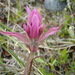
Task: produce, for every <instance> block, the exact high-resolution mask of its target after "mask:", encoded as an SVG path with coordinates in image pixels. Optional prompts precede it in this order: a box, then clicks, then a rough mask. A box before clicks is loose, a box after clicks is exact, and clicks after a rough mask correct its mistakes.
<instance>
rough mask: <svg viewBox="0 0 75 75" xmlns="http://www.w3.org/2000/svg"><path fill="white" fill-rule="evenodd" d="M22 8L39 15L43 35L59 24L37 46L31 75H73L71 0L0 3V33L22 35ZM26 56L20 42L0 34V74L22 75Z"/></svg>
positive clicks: (74, 3) (74, 5) (74, 7)
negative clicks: (17, 33) (56, 28)
mask: <svg viewBox="0 0 75 75" xmlns="http://www.w3.org/2000/svg"><path fill="white" fill-rule="evenodd" d="M26 5H28V6H29V7H30V9H34V8H36V9H37V10H38V11H39V12H40V14H41V15H42V17H43V21H42V23H43V25H46V29H45V30H44V32H46V31H47V30H48V29H49V28H50V27H54V26H58V25H61V24H63V27H62V28H61V29H60V31H59V32H58V33H56V34H54V35H52V36H50V37H49V38H47V39H46V40H45V41H44V43H43V44H42V45H40V46H39V50H38V51H37V52H36V53H35V56H42V57H43V58H41V57H39V58H36V59H35V60H34V62H33V68H34V69H33V71H34V72H33V74H32V75H75V0H0V31H12V32H20V33H25V31H24V30H23V28H22V24H23V23H26V19H27V17H28V15H27V12H26V10H25V7H26ZM28 54H29V50H28V48H27V47H26V46H25V44H24V43H23V42H22V41H20V40H18V39H17V38H15V37H10V36H5V35H1V34H0V75H23V73H24V68H25V63H26V58H27V56H28Z"/></svg>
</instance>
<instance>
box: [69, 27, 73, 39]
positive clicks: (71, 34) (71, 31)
mask: <svg viewBox="0 0 75 75" xmlns="http://www.w3.org/2000/svg"><path fill="white" fill-rule="evenodd" d="M68 33H69V35H70V37H71V38H74V27H73V26H70V27H69V29H68Z"/></svg>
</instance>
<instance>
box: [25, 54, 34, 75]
mask: <svg viewBox="0 0 75 75" xmlns="http://www.w3.org/2000/svg"><path fill="white" fill-rule="evenodd" d="M33 58H34V53H30V54H29V56H28V59H27V63H26V67H25V73H24V75H30V73H31V69H32V62H33Z"/></svg>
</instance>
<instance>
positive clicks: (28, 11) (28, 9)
mask: <svg viewBox="0 0 75 75" xmlns="http://www.w3.org/2000/svg"><path fill="white" fill-rule="evenodd" d="M26 11H27V13H28V21H29V22H30V20H31V16H32V15H31V13H32V12H31V10H30V8H29V7H28V6H26Z"/></svg>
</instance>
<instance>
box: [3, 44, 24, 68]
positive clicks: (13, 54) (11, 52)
mask: <svg viewBox="0 0 75 75" xmlns="http://www.w3.org/2000/svg"><path fill="white" fill-rule="evenodd" d="M2 46H3V45H2ZM3 48H4V49H5V50H6V51H7V52H8V53H9V54H11V55H12V56H13V57H14V58H15V59H16V60H17V62H18V64H19V65H20V67H21V68H23V67H24V66H25V64H24V63H23V62H22V61H21V60H20V59H19V58H18V56H17V55H16V53H14V52H13V51H12V50H11V49H9V48H6V47H5V46H3Z"/></svg>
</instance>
